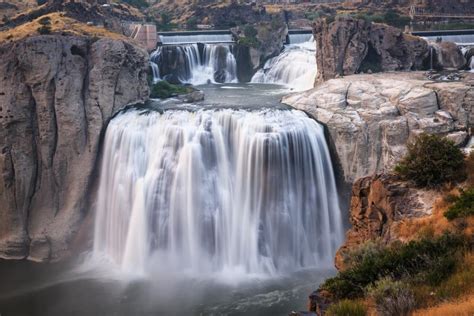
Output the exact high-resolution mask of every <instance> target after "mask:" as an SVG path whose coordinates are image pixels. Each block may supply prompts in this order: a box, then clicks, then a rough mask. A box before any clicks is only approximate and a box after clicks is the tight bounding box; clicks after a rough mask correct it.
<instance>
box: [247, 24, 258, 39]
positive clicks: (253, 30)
mask: <svg viewBox="0 0 474 316" xmlns="http://www.w3.org/2000/svg"><path fill="white" fill-rule="evenodd" d="M257 34H258V31H257V29H256V28H255V27H253V25H250V24H247V25H246V26H245V27H244V35H245V37H249V38H254V37H256V36H257Z"/></svg>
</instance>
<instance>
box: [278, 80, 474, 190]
mask: <svg viewBox="0 0 474 316" xmlns="http://www.w3.org/2000/svg"><path fill="white" fill-rule="evenodd" d="M464 76H465V77H464V79H462V80H461V81H457V82H435V81H432V80H428V79H426V77H425V75H424V74H423V73H420V72H410V73H406V72H402V73H384V74H373V75H354V76H347V77H344V78H339V79H332V80H329V81H327V82H324V83H323V84H321V85H319V86H318V87H317V88H314V89H312V90H309V91H306V92H302V93H297V94H293V95H289V96H287V97H285V98H284V99H283V102H284V103H286V104H288V105H291V106H293V107H295V108H297V109H300V110H303V111H306V112H307V113H309V114H310V115H312V116H313V117H314V118H315V119H317V120H318V121H319V122H321V123H323V124H324V125H326V126H327V127H328V130H329V134H330V137H331V141H332V142H333V144H334V146H335V148H336V151H337V154H338V157H339V160H340V165H341V167H342V170H343V172H344V178H345V180H346V181H347V182H353V181H354V180H355V179H357V178H360V177H365V176H367V175H373V174H375V173H377V172H382V171H387V170H391V169H392V168H393V166H394V164H395V163H396V162H397V161H398V160H399V159H400V158H401V157H402V156H403V155H404V154H405V152H406V144H407V142H408V141H410V140H411V139H412V138H413V137H414V136H416V135H418V134H420V133H422V132H427V133H434V134H440V135H445V136H447V137H449V138H451V139H453V140H455V141H456V142H457V144H458V145H460V146H462V145H464V144H465V142H466V141H467V139H468V137H469V136H470V133H472V131H471V128H472V126H473V123H474V111H473V107H474V89H473V85H474V74H472V73H466V74H464Z"/></svg>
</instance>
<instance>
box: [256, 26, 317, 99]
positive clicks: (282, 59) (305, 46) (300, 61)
mask: <svg viewBox="0 0 474 316" xmlns="http://www.w3.org/2000/svg"><path fill="white" fill-rule="evenodd" d="M303 35H305V34H303ZM315 52H316V43H315V42H314V39H313V38H312V37H311V38H310V40H309V41H307V42H304V43H301V44H290V45H286V46H285V49H284V50H283V52H282V53H281V54H280V55H278V56H276V57H274V58H271V59H270V60H268V61H267V62H266V63H265V66H264V67H263V69H260V70H259V71H258V72H257V73H256V74H255V75H254V76H253V78H252V80H251V82H254V83H276V84H284V85H287V86H288V87H290V88H292V89H295V90H298V91H303V90H308V89H311V88H312V87H313V86H314V81H315V79H316V72H317V65H316V57H315V54H316V53H315Z"/></svg>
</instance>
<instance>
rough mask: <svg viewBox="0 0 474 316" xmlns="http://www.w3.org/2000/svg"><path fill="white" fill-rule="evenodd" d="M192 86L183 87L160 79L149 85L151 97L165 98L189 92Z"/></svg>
mask: <svg viewBox="0 0 474 316" xmlns="http://www.w3.org/2000/svg"><path fill="white" fill-rule="evenodd" d="M191 91H192V88H190V87H183V86H178V85H174V84H171V83H169V82H168V81H165V80H163V81H160V82H157V83H156V84H154V85H153V86H152V87H151V93H150V97H151V98H160V99H165V98H169V97H172V96H176V95H179V94H185V93H190V92H191Z"/></svg>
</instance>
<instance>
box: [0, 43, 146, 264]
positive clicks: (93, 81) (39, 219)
mask: <svg viewBox="0 0 474 316" xmlns="http://www.w3.org/2000/svg"><path fill="white" fill-rule="evenodd" d="M147 68H148V54H147V53H146V52H145V51H143V50H141V49H139V48H137V47H135V46H133V45H131V44H129V43H127V42H124V41H122V40H112V39H105V38H103V39H97V38H89V37H74V36H56V35H51V36H37V37H30V38H27V39H24V40H21V41H18V42H13V43H8V44H3V45H1V46H0V74H2V75H1V76H0V125H1V128H0V218H1V219H2V220H1V222H0V258H7V259H23V258H28V259H29V260H35V261H44V260H51V259H53V260H54V259H57V258H59V257H60V256H61V255H62V254H64V252H65V251H66V250H67V248H68V243H69V241H70V240H71V238H72V237H73V236H74V234H75V232H76V231H77V229H78V226H79V224H80V222H81V220H82V219H83V218H84V216H85V214H86V213H87V211H88V206H89V205H88V192H89V189H90V188H91V186H92V185H91V184H92V183H93V179H94V167H95V166H96V160H97V157H98V151H99V142H100V135H101V133H102V132H103V131H104V129H105V126H106V125H107V122H108V120H109V119H110V118H111V117H112V116H113V115H114V114H115V113H116V112H117V111H118V110H120V109H121V108H123V107H124V106H125V105H126V104H129V103H131V102H136V101H142V100H145V99H146V98H147V97H148V84H147V75H146V72H147Z"/></svg>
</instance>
